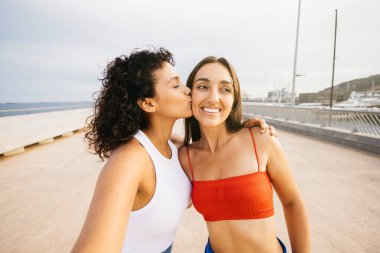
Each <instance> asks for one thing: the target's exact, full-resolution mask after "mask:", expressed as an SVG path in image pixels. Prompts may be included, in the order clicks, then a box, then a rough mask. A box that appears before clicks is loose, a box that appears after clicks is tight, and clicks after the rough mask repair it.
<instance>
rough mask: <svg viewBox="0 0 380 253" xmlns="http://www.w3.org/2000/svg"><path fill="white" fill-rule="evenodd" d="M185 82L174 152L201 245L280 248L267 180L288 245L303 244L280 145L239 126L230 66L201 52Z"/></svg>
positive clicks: (298, 205)
mask: <svg viewBox="0 0 380 253" xmlns="http://www.w3.org/2000/svg"><path fill="white" fill-rule="evenodd" d="M187 86H188V87H189V88H191V90H192V99H193V100H192V101H193V102H192V110H193V116H192V117H191V118H188V119H186V120H185V122H186V129H185V135H186V140H185V141H186V144H185V145H186V146H185V147H183V148H182V149H181V150H180V153H179V159H180V162H181V165H182V167H183V169H184V170H185V171H186V174H187V176H188V178H189V179H190V180H191V181H192V184H193V188H192V201H193V204H194V207H195V208H196V209H197V211H198V212H199V213H201V214H202V215H203V217H204V219H205V221H206V224H207V229H208V232H209V234H210V237H209V241H208V243H207V245H206V247H205V253H213V252H218V253H231V252H239V253H252V252H260V253H273V252H276V253H280V252H284V253H286V252H287V251H286V248H285V245H284V244H283V243H282V241H281V240H280V239H279V238H277V236H276V224H275V219H274V205H273V190H272V186H273V188H274V189H275V190H276V192H277V195H278V196H279V198H280V200H281V202H282V204H283V208H284V213H285V218H286V222H287V228H288V231H289V237H290V242H291V246H292V251H293V252H309V251H310V242H309V227H308V220H307V215H306V211H305V207H304V205H303V201H302V198H301V195H300V193H299V191H298V188H297V185H296V183H295V181H294V179H293V176H292V173H291V169H290V167H289V164H288V163H287V161H286V158H285V155H284V153H283V151H282V149H281V146H280V145H279V143H278V142H277V141H276V139H275V138H272V137H270V136H269V135H268V134H263V135H260V134H259V132H258V131H257V130H256V129H250V128H249V129H248V130H247V129H242V128H241V127H240V124H239V123H240V122H241V97H240V86H239V81H238V78H237V76H236V73H235V71H234V69H233V68H232V66H231V65H230V64H229V63H228V61H227V60H226V59H224V58H216V57H207V58H205V59H203V60H202V61H200V63H198V65H197V66H196V67H195V68H194V70H193V71H192V72H191V74H190V76H189V78H188V80H187Z"/></svg>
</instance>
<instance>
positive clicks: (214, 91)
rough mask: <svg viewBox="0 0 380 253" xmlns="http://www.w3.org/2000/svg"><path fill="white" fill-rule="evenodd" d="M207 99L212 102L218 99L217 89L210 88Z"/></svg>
mask: <svg viewBox="0 0 380 253" xmlns="http://www.w3.org/2000/svg"><path fill="white" fill-rule="evenodd" d="M207 101H208V102H213V103H216V102H218V101H219V92H218V89H210V92H209V96H208V99H207Z"/></svg>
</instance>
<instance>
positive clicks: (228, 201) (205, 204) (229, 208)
mask: <svg viewBox="0 0 380 253" xmlns="http://www.w3.org/2000/svg"><path fill="white" fill-rule="evenodd" d="M249 133H250V134H251V138H252V142H253V147H254V150H255V155H256V159H257V164H258V165H259V166H258V168H260V164H259V158H258V156H257V151H256V143H255V139H254V138H253V134H252V132H251V129H249ZM187 158H188V161H189V166H190V171H191V175H192V178H193V190H192V193H191V196H192V200H193V204H194V207H195V209H197V211H198V212H199V213H201V214H202V215H203V217H204V219H205V220H206V221H220V220H245V219H262V218H267V217H270V216H273V215H274V208H273V191H272V184H271V181H270V178H269V176H268V174H267V172H260V171H258V172H253V173H250V174H245V175H240V176H234V177H229V178H223V179H218V180H208V181H196V180H194V174H193V169H192V167H191V164H190V157H189V151H188V149H187Z"/></svg>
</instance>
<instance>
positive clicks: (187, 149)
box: [186, 147, 194, 181]
mask: <svg viewBox="0 0 380 253" xmlns="http://www.w3.org/2000/svg"><path fill="white" fill-rule="evenodd" d="M186 153H187V160H188V161H189V166H190V172H191V177H192V178H193V181H194V174H193V168H191V163H190V156H189V147H186Z"/></svg>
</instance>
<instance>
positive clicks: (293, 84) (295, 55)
mask: <svg viewBox="0 0 380 253" xmlns="http://www.w3.org/2000/svg"><path fill="white" fill-rule="evenodd" d="M300 13H301V0H298V18H297V32H296V49H295V50H294V64H293V82H292V106H294V104H295V99H296V98H295V94H294V93H295V85H296V72H297V70H296V68H297V51H298V32H299V28H300Z"/></svg>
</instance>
